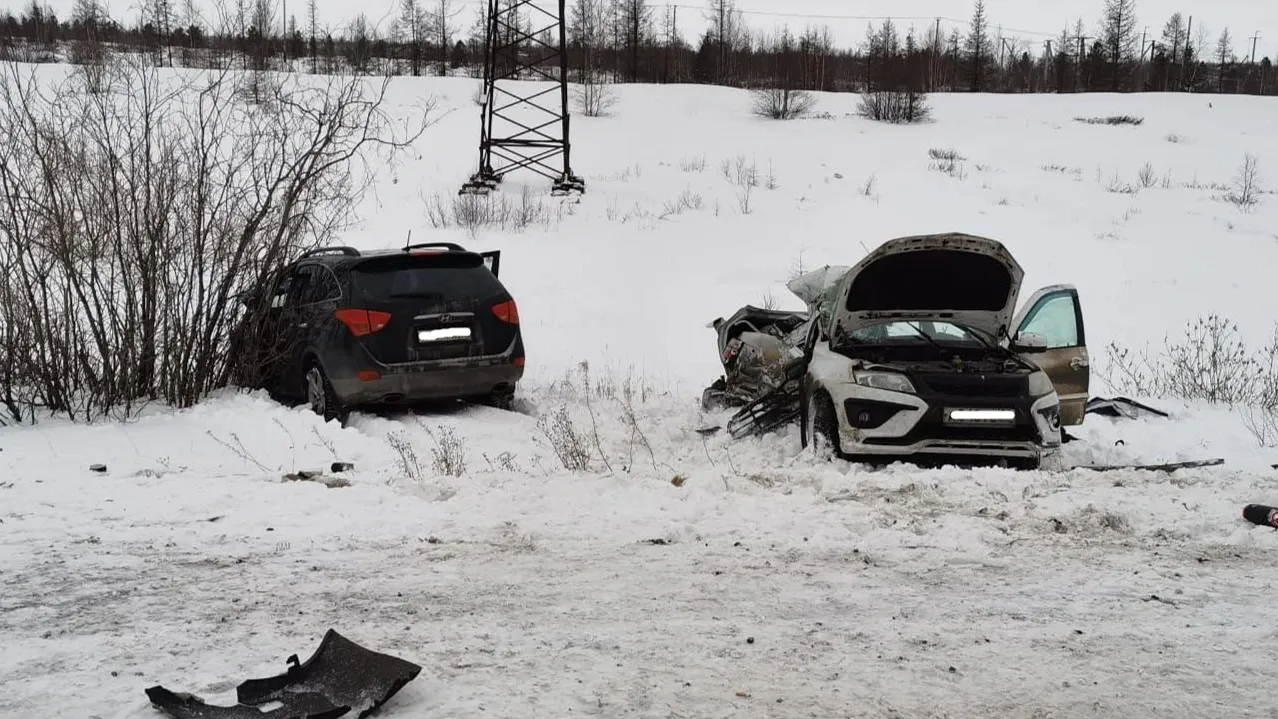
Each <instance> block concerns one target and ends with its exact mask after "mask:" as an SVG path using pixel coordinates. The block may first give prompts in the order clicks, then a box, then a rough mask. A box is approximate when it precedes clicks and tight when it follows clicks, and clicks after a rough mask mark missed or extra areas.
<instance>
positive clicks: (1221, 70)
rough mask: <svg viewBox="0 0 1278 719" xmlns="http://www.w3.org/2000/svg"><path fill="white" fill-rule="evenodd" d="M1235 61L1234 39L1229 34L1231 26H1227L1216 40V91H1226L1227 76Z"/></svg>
mask: <svg viewBox="0 0 1278 719" xmlns="http://www.w3.org/2000/svg"><path fill="white" fill-rule="evenodd" d="M1233 62H1234V39H1233V37H1232V36H1231V35H1230V34H1229V28H1225V29H1224V30H1223V31H1221V33H1220V39H1219V40H1217V41H1216V92H1224V91H1225V76H1226V75H1227V74H1228V73H1229V66H1230V65H1231V64H1233Z"/></svg>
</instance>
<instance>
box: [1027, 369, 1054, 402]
mask: <svg viewBox="0 0 1278 719" xmlns="http://www.w3.org/2000/svg"><path fill="white" fill-rule="evenodd" d="M1054 391H1056V387H1055V386H1053V385H1052V380H1051V379H1050V378H1049V377H1048V376H1047V373H1046V372H1044V371H1042V370H1039V371H1037V372H1035V373H1034V374H1031V375H1030V376H1029V393H1030V396H1031V397H1042V396H1043V395H1045V394H1051V393H1052V392H1054Z"/></svg>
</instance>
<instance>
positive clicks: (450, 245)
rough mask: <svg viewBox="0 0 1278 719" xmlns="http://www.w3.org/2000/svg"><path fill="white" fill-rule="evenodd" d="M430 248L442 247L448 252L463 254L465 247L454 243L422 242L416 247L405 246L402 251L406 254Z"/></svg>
mask: <svg viewBox="0 0 1278 719" xmlns="http://www.w3.org/2000/svg"><path fill="white" fill-rule="evenodd" d="M431 247H442V248H444V249H446V250H448V251H449V252H465V251H466V248H465V247H462V246H461V245H459V244H457V243H455V242H423V243H420V244H416V245H405V246H404V251H405V252H408V251H409V250H425V249H428V248H431Z"/></svg>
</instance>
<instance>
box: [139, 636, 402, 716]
mask: <svg viewBox="0 0 1278 719" xmlns="http://www.w3.org/2000/svg"><path fill="white" fill-rule="evenodd" d="M288 663H289V664H290V666H289V668H288V671H287V672H286V673H285V674H280V675H278V676H274V677H269V678H267V679H249V680H248V681H245V682H244V683H243V684H240V685H239V686H238V687H236V690H235V693H236V699H237V700H238V702H239V704H236V705H233V706H214V705H211V704H205V703H204V701H203V700H202V699H200V698H199V697H196V696H193V695H191V694H187V693H176V692H172V691H169V690H168V689H165V688H164V687H162V686H154V687H151V688H149V689H147V690H146V695H147V697H149V698H150V699H151V703H152V704H153V705H155V706H156V707H157V708H158V709H160V710H162V711H164V712H165V713H166V714H168V715H169V716H172V717H174V719H337V717H350V719H358V718H359V717H366V716H368V715H369V714H371V713H372V712H373V711H374V710H375V709H377V708H378V707H380V706H381V705H382V704H384V703H386V701H387V700H388V699H390V698H391V697H392V696H394V695H395V693H396V692H398V691H399V690H400V689H402V688H403V687H404V685H405V684H407V683H409V682H410V681H412V680H413V679H415V678H416V677H417V675H418V674H419V673H420V672H421V670H422V668H421V667H420V666H418V665H416V664H413V663H412V662H408V661H405V660H403V659H399V658H398V657H393V656H391V655H389V654H381V653H379V652H374V651H372V650H369V649H365V648H364V647H362V646H360V645H358V644H356V643H355V642H352V641H351V640H349V639H347V638H346V637H343V636H342V635H340V634H338V633H337V632H336V631H334V630H332V629H329V630H328V632H326V633H325V634H324V639H323V641H321V642H320V646H319V649H317V650H316V651H315V654H314V655H313V656H311V658H310V659H307V660H306V661H305V662H302V663H300V664H299V663H298V661H297V655H296V654H294V655H292V656H290V657H289V658H288ZM272 705H278V706H272Z"/></svg>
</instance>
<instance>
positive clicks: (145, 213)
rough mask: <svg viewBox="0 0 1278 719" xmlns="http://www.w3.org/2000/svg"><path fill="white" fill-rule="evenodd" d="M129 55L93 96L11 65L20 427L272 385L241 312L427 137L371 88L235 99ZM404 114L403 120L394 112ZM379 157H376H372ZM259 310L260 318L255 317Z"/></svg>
mask: <svg viewBox="0 0 1278 719" xmlns="http://www.w3.org/2000/svg"><path fill="white" fill-rule="evenodd" d="M234 74H235V71H233V70H223V71H221V72H218V73H211V74H205V75H202V76H201V77H199V78H191V79H189V80H188V81H183V80H182V79H181V78H174V77H172V76H165V77H162V76H161V75H160V74H159V72H158V71H157V70H156V69H155V68H154V67H153V66H152V65H151V64H150V63H147V62H144V61H142V60H141V59H139V58H137V57H136V56H133V57H124V58H123V59H121V60H120V63H119V77H118V78H117V79H116V85H115V90H114V91H113V92H108V93H86V92H85V91H84V90H85V88H84V86H83V79H82V78H81V77H79V76H77V75H74V74H73V75H70V76H68V77H67V78H66V79H63V80H57V81H53V82H50V81H48V80H42V79H41V78H42V77H43V76H41V75H38V74H36V73H33V72H32V71H31V70H30V68H26V67H24V66H21V65H18V64H16V63H5V64H3V65H0V135H3V136H4V137H5V142H4V143H0V405H2V407H3V409H4V411H5V412H6V413H7V414H8V415H9V416H10V418H11V419H15V420H18V421H29V420H31V419H32V418H33V416H35V415H36V414H37V413H38V412H41V411H49V412H56V413H61V414H64V415H66V416H69V417H71V418H73V419H79V420H84V419H93V418H96V417H101V416H122V415H128V414H131V413H132V412H134V411H135V410H136V409H138V408H139V407H140V406H142V405H144V404H145V403H147V402H150V401H157V400H158V401H164V402H167V403H170V404H172V405H176V406H189V405H191V404H193V403H195V402H197V401H199V400H200V399H201V398H202V397H203V396H205V395H206V394H207V393H208V392H209V391H211V390H213V389H215V388H218V387H221V386H225V385H226V384H227V383H228V382H230V381H231V380H232V379H236V378H244V377H252V376H253V373H254V372H255V371H257V372H260V371H261V365H260V364H259V360H261V359H262V358H263V357H264V356H265V353H266V351H267V350H266V348H265V346H264V345H262V344H259V343H256V342H254V340H253V338H254V337H259V336H261V333H260V332H257V331H256V330H261V329H262V328H254V327H250V326H247V325H246V324H245V317H246V315H245V312H244V309H245V305H251V306H255V307H257V308H259V309H261V308H262V306H263V305H261V304H260V303H264V302H268V301H269V298H270V295H271V292H272V290H273V284H272V280H273V278H274V277H276V275H277V273H278V271H279V269H280V268H281V267H282V264H283V263H284V262H286V261H288V260H290V259H291V258H293V257H295V256H296V253H297V252H298V251H300V250H301V249H304V248H307V247H313V246H315V245H316V244H318V243H321V242H326V241H329V240H331V239H332V238H333V236H334V233H335V232H337V231H339V230H340V229H341V228H342V227H343V226H345V225H346V224H347V223H349V222H350V221H351V216H352V212H353V211H354V209H355V207H356V203H357V202H358V201H359V198H360V197H361V195H362V193H363V191H364V189H365V188H366V187H367V182H368V178H369V177H371V176H372V174H371V169H372V167H373V166H374V165H376V164H380V163H384V162H393V161H394V160H395V158H396V156H397V155H398V153H399V152H400V151H401V150H402V149H404V148H406V147H407V146H408V145H409V143H411V142H413V141H415V140H416V139H417V138H418V137H420V135H421V133H422V132H423V131H424V130H425V127H426V125H427V124H428V119H427V118H428V115H427V113H428V112H429V107H426V108H424V112H423V114H422V117H421V122H420V124H415V125H412V126H408V127H406V126H404V125H403V124H402V120H401V118H400V117H391V116H390V115H389V114H388V113H387V112H386V111H385V110H384V108H383V105H384V98H385V93H386V88H387V84H388V81H387V80H383V82H382V84H381V86H380V88H379V87H377V85H376V83H373V84H370V83H368V81H367V80H366V79H364V78H350V79H348V80H346V81H338V80H336V79H333V80H330V81H329V82H328V84H327V85H324V86H317V85H315V84H314V83H308V84H303V83H302V82H301V80H300V78H297V77H296V76H294V77H293V78H292V79H290V80H286V81H285V82H283V83H281V84H280V85H278V86H275V87H273V88H272V92H273V93H274V97H273V99H272V101H271V102H269V103H264V104H263V105H255V106H251V105H246V104H244V103H242V102H239V101H237V98H238V88H237V87H236V84H235V78H234ZM398 114H399V113H398V112H397V113H396V115H398ZM375 151H380V152H377V154H373V153H374V152H375ZM260 314H261V313H259V316H260Z"/></svg>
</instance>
